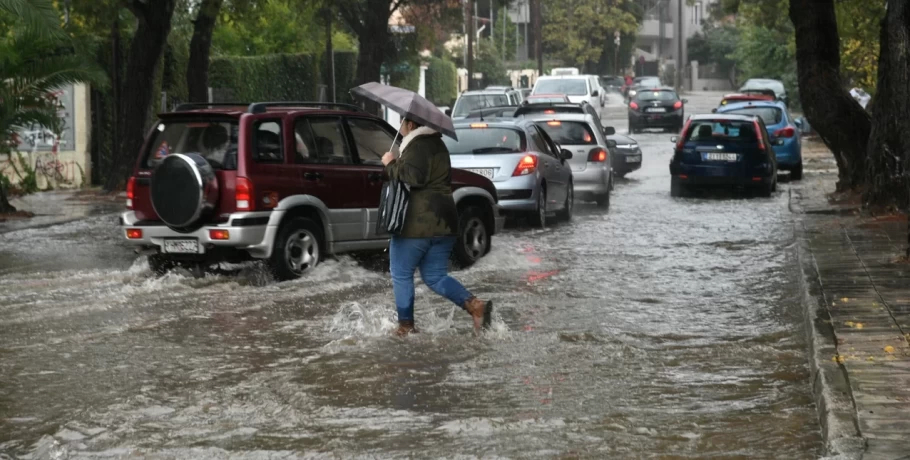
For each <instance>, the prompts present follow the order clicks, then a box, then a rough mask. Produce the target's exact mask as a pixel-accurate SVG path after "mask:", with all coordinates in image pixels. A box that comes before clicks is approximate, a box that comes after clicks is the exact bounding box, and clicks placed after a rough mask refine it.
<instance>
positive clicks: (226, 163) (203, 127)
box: [142, 120, 239, 170]
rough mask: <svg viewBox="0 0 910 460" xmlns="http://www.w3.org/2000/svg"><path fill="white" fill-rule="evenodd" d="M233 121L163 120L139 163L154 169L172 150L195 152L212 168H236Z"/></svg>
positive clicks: (235, 126)
mask: <svg viewBox="0 0 910 460" xmlns="http://www.w3.org/2000/svg"><path fill="white" fill-rule="evenodd" d="M238 132H239V127H238V126H237V122H236V121H212V120H206V121H186V120H184V121H162V122H160V123H158V126H157V128H156V129H155V131H154V134H153V135H152V139H151V142H150V143H149V150H148V152H146V153H145V158H144V159H143V161H142V167H143V168H145V169H154V168H155V167H157V166H158V165H159V164H161V162H162V161H164V159H165V158H166V157H167V156H168V155H173V154H175V153H198V154H199V155H202V156H203V157H204V158H205V159H206V160H208V162H209V164H211V165H212V167H213V168H215V169H222V170H234V169H237V137H238Z"/></svg>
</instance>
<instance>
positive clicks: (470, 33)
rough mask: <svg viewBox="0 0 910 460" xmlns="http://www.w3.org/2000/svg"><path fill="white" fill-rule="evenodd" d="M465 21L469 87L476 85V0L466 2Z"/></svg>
mask: <svg viewBox="0 0 910 460" xmlns="http://www.w3.org/2000/svg"><path fill="white" fill-rule="evenodd" d="M465 21H466V22H467V25H468V26H467V29H468V30H467V31H466V32H467V39H468V51H467V56H466V59H465V61H466V62H467V64H466V65H465V67H466V68H467V70H468V89H473V87H474V0H467V1H466V2H465Z"/></svg>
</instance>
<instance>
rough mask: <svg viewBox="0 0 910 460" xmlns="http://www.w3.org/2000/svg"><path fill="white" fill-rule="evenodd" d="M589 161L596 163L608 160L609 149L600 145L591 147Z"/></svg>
mask: <svg viewBox="0 0 910 460" xmlns="http://www.w3.org/2000/svg"><path fill="white" fill-rule="evenodd" d="M588 161H590V162H594V163H603V162H605V161H607V151H606V150H604V149H602V148H600V147H597V148H595V149H591V151H590V152H588Z"/></svg>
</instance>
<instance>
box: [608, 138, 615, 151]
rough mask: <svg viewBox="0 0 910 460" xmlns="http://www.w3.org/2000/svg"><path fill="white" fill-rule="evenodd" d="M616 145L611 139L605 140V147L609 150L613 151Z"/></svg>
mask: <svg viewBox="0 0 910 460" xmlns="http://www.w3.org/2000/svg"><path fill="white" fill-rule="evenodd" d="M616 145H617V144H616V141H615V140H613V139H607V147H609V148H611V149H615V148H616Z"/></svg>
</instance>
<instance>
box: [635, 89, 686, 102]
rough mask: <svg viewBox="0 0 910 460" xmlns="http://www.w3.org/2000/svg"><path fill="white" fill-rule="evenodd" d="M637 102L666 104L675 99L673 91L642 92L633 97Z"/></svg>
mask: <svg viewBox="0 0 910 460" xmlns="http://www.w3.org/2000/svg"><path fill="white" fill-rule="evenodd" d="M635 98H636V99H638V100H639V101H648V102H650V101H660V102H668V101H675V100H676V99H677V97H676V93H675V92H673V91H642V92H640V93H638V94H637V95H636V96H635Z"/></svg>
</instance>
